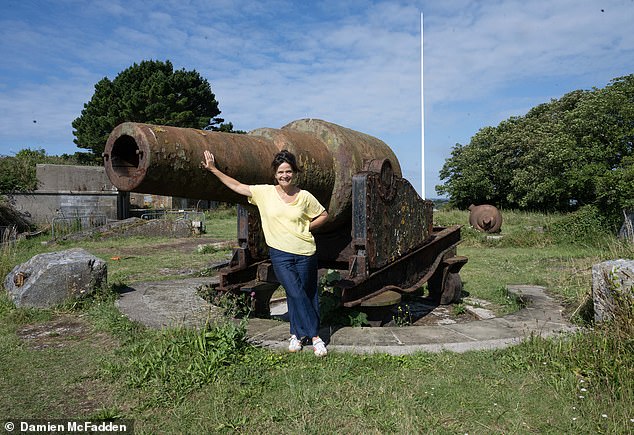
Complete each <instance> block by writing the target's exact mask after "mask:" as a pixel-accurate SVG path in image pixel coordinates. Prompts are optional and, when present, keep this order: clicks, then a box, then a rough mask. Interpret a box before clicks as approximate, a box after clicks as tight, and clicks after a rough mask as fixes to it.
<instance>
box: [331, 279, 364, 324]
mask: <svg viewBox="0 0 634 435" xmlns="http://www.w3.org/2000/svg"><path fill="white" fill-rule="evenodd" d="M340 279H341V275H340V274H339V272H338V271H336V270H332V269H329V270H328V271H327V272H326V273H325V274H324V275H323V276H322V277H321V279H320V281H319V310H320V318H321V322H322V324H325V325H335V326H352V327H360V326H365V325H368V324H369V323H368V316H367V314H366V313H363V312H361V311H358V310H355V309H351V308H345V307H344V306H343V305H342V304H341V289H340V288H339V287H337V285H336V284H337V281H339V280H340Z"/></svg>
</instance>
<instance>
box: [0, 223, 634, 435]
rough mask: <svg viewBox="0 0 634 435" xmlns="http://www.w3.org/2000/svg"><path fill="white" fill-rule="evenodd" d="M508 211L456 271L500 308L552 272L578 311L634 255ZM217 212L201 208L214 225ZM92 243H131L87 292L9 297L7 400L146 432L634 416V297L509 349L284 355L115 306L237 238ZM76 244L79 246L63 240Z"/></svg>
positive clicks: (598, 423) (108, 247) (537, 428)
mask: <svg viewBox="0 0 634 435" xmlns="http://www.w3.org/2000/svg"><path fill="white" fill-rule="evenodd" d="M503 215H504V219H505V220H504V224H503V226H502V236H503V237H502V239H501V240H496V241H492V240H489V239H487V238H486V236H485V235H482V234H480V233H475V232H473V231H472V230H470V229H469V228H466V227H465V228H463V239H464V242H463V244H462V245H460V247H459V254H460V255H466V256H468V257H469V262H468V263H467V265H466V266H465V267H464V268H463V269H462V271H461V276H462V278H463V280H464V288H465V290H466V291H467V292H468V293H469V295H470V296H472V297H477V298H480V299H485V300H488V301H491V302H493V303H494V305H495V306H496V310H498V311H499V312H501V313H502V312H507V311H511V310H513V309H515V308H514V307H513V306H512V305H513V304H512V301H509V300H508V295H507V294H506V290H505V289H506V286H507V285H508V284H537V285H543V286H545V287H547V288H548V291H549V292H550V294H551V295H553V296H554V297H556V298H558V299H560V300H561V301H563V302H564V303H565V304H566V306H567V307H568V311H569V312H572V311H573V310H574V308H575V307H576V306H578V305H579V304H580V303H581V302H582V301H583V299H584V297H585V296H586V295H587V293H588V291H589V289H590V283H591V274H590V273H591V266H592V264H594V263H596V262H599V261H602V260H604V259H608V258H632V251H631V247H630V246H627V245H623V244H619V243H618V242H617V241H616V240H615V239H613V238H610V237H609V236H605V240H609V242H608V243H606V242H605V240H602V241H598V240H591V239H588V240H585V243H580V244H575V243H568V242H567V243H563V242H561V240H557V235H556V234H553V233H552V231H551V230H549V229H548V228H551V224H550V222H551V221H549V220H556V219H558V218H560V217H559V216H541V215H536V214H528V213H517V212H503ZM561 218H563V217H561ZM436 219H437V220H438V223H440V224H443V225H448V224H454V223H458V224H465V223H466V222H468V215H467V213H466V212H456V211H442V212H439V213H436ZM212 221H213V218H209V219H207V228H208V230H209V228H210V224H211V222H212ZM230 221H231V217H228V218H226V222H225V226H229V225H230ZM212 228H213V227H212ZM233 228H235V225H233ZM214 231H215V230H214ZM218 232H221V230H220V229H218ZM227 232H231V230H229V229H227ZM518 233H522V234H524V235H523V236H521V237H520V236H518V235H517V234H518ZM529 234H530V236H529ZM234 236H235V234H234ZM212 237H216V236H212ZM513 240H521V243H519V242H513ZM91 243H93V242H90V243H81V244H80V245H81V246H82V247H84V248H86V249H88V250H89V251H91V252H93V253H96V255H99V256H102V258H106V257H107V258H110V257H112V256H115V255H119V256H121V257H122V258H124V257H125V256H126V255H130V256H135V258H130V259H127V260H123V259H121V260H108V261H110V262H109V264H108V266H109V268H112V269H109V270H110V272H111V273H112V274H116V275H115V276H116V277H117V280H116V282H113V280H112V279H111V280H110V282H111V283H113V284H111V285H110V287H106V288H104V289H102V290H101V291H100V292H98V293H97V294H96V295H95V296H94V297H93V298H92V299H90V300H87V301H85V302H83V303H79V304H76V305H74V306H72V307H60V308H58V309H53V310H27V309H18V308H15V307H13V305H12V304H11V303H10V301H9V300H8V298H7V296H6V295H2V296H1V297H0V367H2V370H1V371H0V389H1V391H3V392H4V393H5V394H3V395H2V396H0V411H2V414H3V415H5V416H11V417H12V418H20V417H22V418H24V417H42V418H49V419H50V418H92V419H98V418H104V417H111V418H114V417H121V418H128V419H133V420H135V432H137V433H235V432H238V433H256V432H257V433H265V432H274V433H412V432H424V433H437V434H455V433H485V434H488V433H491V434H497V433H527V434H530V433H535V434H537V433H539V434H541V433H546V434H548V433H552V434H560V433H580V434H585V433H588V434H591V433H592V434H594V433H604V434H612V433H631V432H632V431H634V420H633V419H634V413H633V411H632V410H633V409H634V341H633V340H634V339H633V337H634V333H633V329H634V328H633V327H632V321H631V318H632V312H631V306H630V307H628V306H626V307H625V311H624V314H623V318H625V319H628V318H629V319H630V320H629V321H625V322H621V323H614V324H607V325H603V326H601V325H597V326H596V327H595V328H593V329H587V330H585V331H584V332H582V333H576V334H571V335H567V336H564V337H559V338H553V339H543V338H539V337H532V338H530V339H529V340H526V341H525V342H523V343H521V344H520V345H517V346H514V347H510V348H507V349H501V350H495V351H478V352H467V353H464V354H453V353H447V352H444V353H438V354H430V353H417V354H414V355H406V356H389V355H383V354H375V355H356V354H348V353H338V352H332V353H331V354H330V355H329V356H328V357H327V358H325V359H316V358H314V357H313V356H312V355H311V354H310V353H309V352H303V353H300V354H278V353H274V352H270V351H267V350H264V349H260V348H256V347H253V346H250V345H248V344H247V343H246V342H245V341H244V331H243V329H241V328H242V326H241V325H240V324H235V323H222V324H218V325H209V326H208V327H207V328H206V329H203V330H200V331H193V330H187V329H182V328H172V329H165V330H150V329H147V328H144V327H143V326H141V325H139V324H136V323H133V322H131V321H129V320H128V319H127V318H125V317H123V316H121V314H120V313H119V311H118V310H117V309H116V307H115V305H114V300H115V298H116V289H117V286H118V285H125V284H126V283H128V282H131V281H133V280H138V279H147V278H148V277H153V278H156V276H157V275H160V274H161V272H160V270H162V269H164V268H169V269H170V270H171V269H180V268H183V269H184V268H185V267H183V266H182V265H184V264H187V268H190V269H192V270H194V269H196V268H197V267H204V264H205V263H207V262H209V261H213V259H215V257H206V256H208V255H209V256H214V255H216V254H219V257H221V256H222V255H228V252H226V253H224V252H221V253H217V252H216V253H207V254H199V253H197V252H195V250H191V251H187V250H183V252H182V253H178V254H177V253H170V252H166V251H169V249H167V248H165V249H156V250H148V249H147V247H148V246H149V245H150V244H151V245H153V246H157V245H158V246H160V245H161V244H162V243H163V241H161V239H152V240H150V241H148V240H145V241H144V240H142V239H141V240H136V239H124V240H116V241H102V242H94V244H91ZM166 243H167V241H166ZM70 246H77V245H75V244H72V245H67V246H64V248H65V247H70ZM165 246H167V245H165ZM144 247H145V253H144V255H140V254H139V255H138V257H146V258H136V257H137V254H133V253H131V254H121V253H122V252H124V251H125V252H133V251H134V250H135V249H140V248H144ZM53 249H60V248H59V246H58V247H51V246H43V245H41V244H40V243H39V241H23V242H19V243H18V244H17V245H16V246H15V247H14V248H11V251H10V252H9V250H6V251H3V252H2V257H0V259H1V261H2V262H1V263H0V265H1V267H2V269H3V270H2V272H3V274H4V273H6V272H7V271H8V270H10V268H11V267H13V265H14V264H17V263H18V262H20V261H24V260H23V259H27V258H29V256H31V255H33V254H34V253H36V252H37V251H42V250H53ZM164 256H167V257H169V258H170V259H169V261H165V262H164V260H163V259H162V257H164ZM197 256H203V257H205V258H204V261H200V262H199V258H197ZM168 265H169V266H168ZM175 265H178V266H175ZM190 265H191V266H190ZM163 276H164V277H168V276H174V275H173V274H172V275H170V274H165V275H163ZM628 310H630V311H628ZM64 322H66V323H68V324H78V325H80V326H81V327H77V328H76V329H75V330H73V331H74V332H72V333H71V334H60V335H59V336H48V337H45V338H37V337H38V336H37V334H35V335H34V334H33V333H31V332H29V331H33V330H38V328H40V330H47V328H48V329H49V330H50V329H51V328H50V326H51V325H59V324H64ZM29 334H30V335H29ZM33 337H35V338H33ZM43 344H46V345H47V346H45V347H43Z"/></svg>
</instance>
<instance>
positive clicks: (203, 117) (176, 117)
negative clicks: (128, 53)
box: [72, 60, 233, 159]
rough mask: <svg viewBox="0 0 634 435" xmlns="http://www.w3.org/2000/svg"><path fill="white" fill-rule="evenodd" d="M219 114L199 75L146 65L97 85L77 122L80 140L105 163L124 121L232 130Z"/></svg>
mask: <svg viewBox="0 0 634 435" xmlns="http://www.w3.org/2000/svg"><path fill="white" fill-rule="evenodd" d="M219 114H220V109H218V102H217V101H216V97H215V95H214V94H213V92H212V91H211V86H210V85H209V82H208V81H207V80H205V79H204V78H202V77H201V76H200V74H199V73H198V72H196V71H185V70H184V69H182V70H178V71H174V70H173V67H172V63H171V62H170V61H165V62H161V61H153V60H149V61H142V62H141V63H139V64H136V63H135V64H134V65H132V66H131V67H129V68H127V69H126V70H124V71H122V72H121V73H119V75H118V76H117V77H115V79H114V80H112V81H111V80H109V79H108V78H107V77H104V78H103V79H101V80H100V81H99V82H98V83H97V84H96V85H95V93H94V94H93V96H92V98H91V100H90V101H89V102H88V103H86V104H84V109H83V110H82V112H81V116H79V117H78V118H77V119H75V120H74V121H73V123H72V125H73V128H74V129H75V131H74V132H73V134H74V135H75V140H74V142H75V144H77V146H78V147H79V148H85V149H88V150H91V151H92V154H93V156H94V157H95V158H96V159H101V154H102V153H103V150H104V147H105V144H106V141H107V139H108V135H109V134H110V132H111V131H112V130H113V129H114V127H116V126H117V125H118V124H120V123H122V122H125V121H130V122H145V123H150V124H159V125H171V126H175V127H192V128H203V127H205V126H208V127H210V128H211V129H221V128H225V129H226V128H227V125H226V124H222V122H223V121H224V120H223V119H221V118H217V115H219ZM218 124H219V126H217V125H218ZM232 128H233V125H231V126H230V127H229V129H230V130H231V129H232Z"/></svg>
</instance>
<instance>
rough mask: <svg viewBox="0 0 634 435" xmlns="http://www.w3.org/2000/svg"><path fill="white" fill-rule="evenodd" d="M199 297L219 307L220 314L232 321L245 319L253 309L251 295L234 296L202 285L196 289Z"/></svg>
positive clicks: (213, 287)
mask: <svg viewBox="0 0 634 435" xmlns="http://www.w3.org/2000/svg"><path fill="white" fill-rule="evenodd" d="M198 294H199V295H200V297H202V298H203V299H205V300H206V301H209V302H210V303H211V304H213V305H215V306H217V307H220V308H221V309H222V313H223V314H224V315H225V316H227V317H229V318H232V319H242V318H246V317H248V316H249V314H251V312H252V311H253V309H254V304H255V301H254V299H253V296H254V295H253V294H247V293H240V294H235V293H232V292H229V291H224V290H218V288H217V287H216V286H212V285H203V286H200V287H199V288H198Z"/></svg>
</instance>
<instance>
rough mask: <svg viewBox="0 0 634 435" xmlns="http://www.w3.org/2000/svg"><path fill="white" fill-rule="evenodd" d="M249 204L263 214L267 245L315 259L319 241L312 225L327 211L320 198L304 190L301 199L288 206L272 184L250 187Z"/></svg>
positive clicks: (263, 227)
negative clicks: (314, 234) (311, 227)
mask: <svg viewBox="0 0 634 435" xmlns="http://www.w3.org/2000/svg"><path fill="white" fill-rule="evenodd" d="M249 188H250V189H251V196H250V197H249V203H251V204H254V205H256V206H257V207H258V210H259V211H260V218H261V219H262V230H263V231H264V238H265V239H266V244H267V245H269V246H270V247H271V248H275V249H279V250H280V251H284V252H289V253H291V254H296V255H313V254H314V253H315V251H316V250H317V248H316V246H315V238H314V237H313V235H312V234H311V232H310V231H309V230H308V228H309V225H310V221H312V220H313V219H314V218H316V217H317V216H319V215H320V214H322V213H323V212H324V211H325V210H326V209H325V208H324V206H322V205H321V204H320V203H319V201H317V198H315V197H314V196H313V195H312V194H311V193H310V192H308V191H306V190H300V191H299V193H298V194H297V198H295V201H293V202H292V203H290V204H287V203H285V202H284V201H283V200H282V198H280V196H279V195H278V193H277V191H276V190H275V186H273V185H271V184H259V185H255V186H249Z"/></svg>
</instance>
